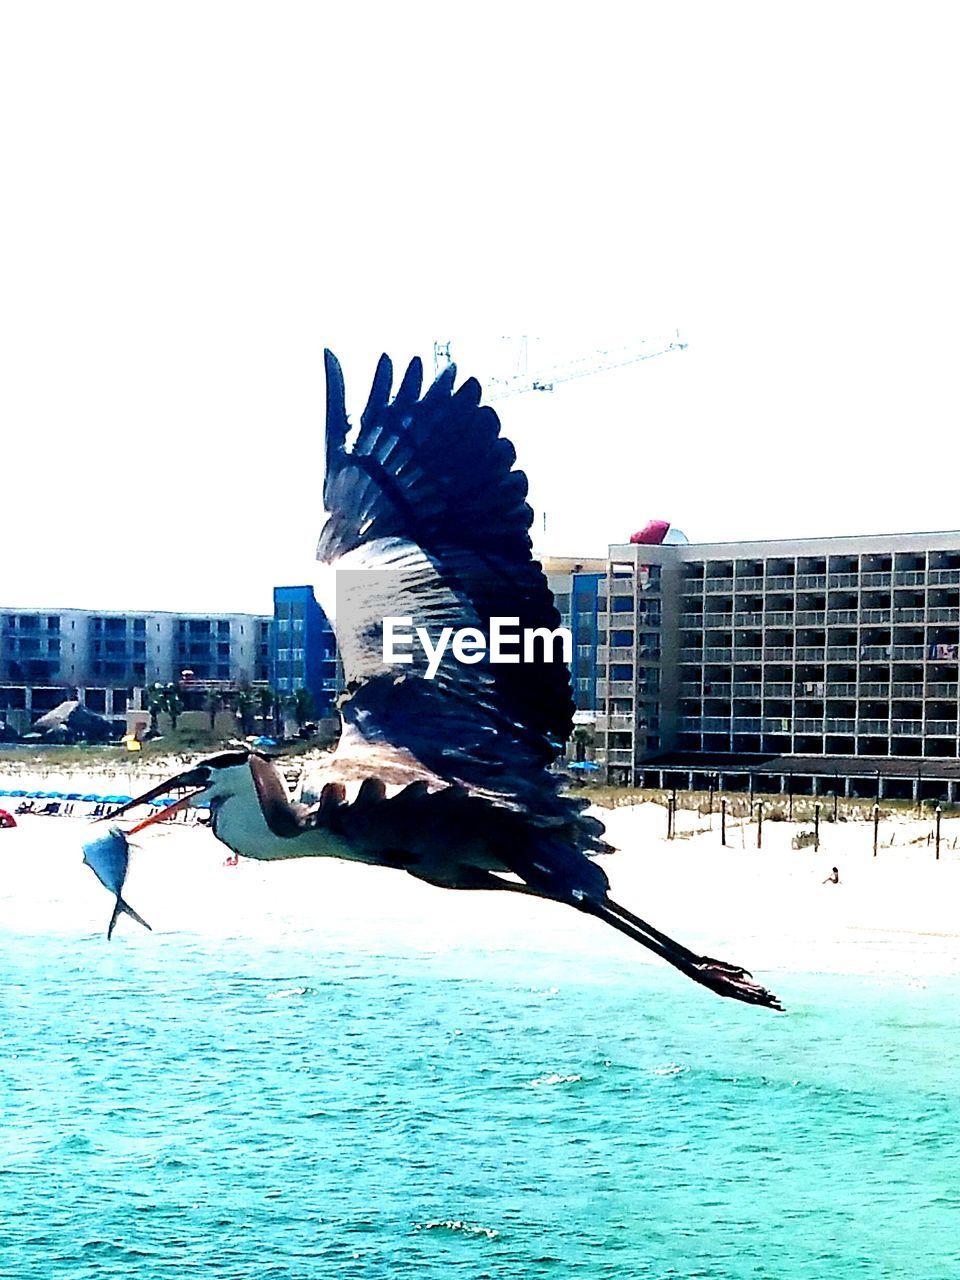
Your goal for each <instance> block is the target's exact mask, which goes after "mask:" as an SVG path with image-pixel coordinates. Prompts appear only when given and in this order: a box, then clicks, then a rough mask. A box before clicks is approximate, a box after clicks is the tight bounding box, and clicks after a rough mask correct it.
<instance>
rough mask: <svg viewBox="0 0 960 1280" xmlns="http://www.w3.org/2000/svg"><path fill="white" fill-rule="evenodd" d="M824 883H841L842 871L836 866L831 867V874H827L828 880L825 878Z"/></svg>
mask: <svg viewBox="0 0 960 1280" xmlns="http://www.w3.org/2000/svg"><path fill="white" fill-rule="evenodd" d="M823 883H824V884H839V883H840V872H839V871H838V870H837V868H836V867H833V868H832V869H831V871H830V874H829V875H828V876H827V878H826V880H824V882H823Z"/></svg>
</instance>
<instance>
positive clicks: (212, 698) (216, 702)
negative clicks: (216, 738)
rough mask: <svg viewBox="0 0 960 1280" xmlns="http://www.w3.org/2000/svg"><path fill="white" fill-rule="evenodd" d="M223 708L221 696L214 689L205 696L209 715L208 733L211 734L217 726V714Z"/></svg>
mask: <svg viewBox="0 0 960 1280" xmlns="http://www.w3.org/2000/svg"><path fill="white" fill-rule="evenodd" d="M222 706H223V695H222V694H221V693H219V692H218V690H216V689H211V690H210V691H209V693H208V694H207V711H208V712H209V713H210V732H211V733H213V731H214V729H215V728H216V725H217V712H218V711H219V710H220V708H221V707H222Z"/></svg>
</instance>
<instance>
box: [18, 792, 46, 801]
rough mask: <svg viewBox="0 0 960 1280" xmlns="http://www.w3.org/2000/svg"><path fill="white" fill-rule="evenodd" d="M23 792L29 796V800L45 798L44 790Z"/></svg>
mask: <svg viewBox="0 0 960 1280" xmlns="http://www.w3.org/2000/svg"><path fill="white" fill-rule="evenodd" d="M23 794H24V795H25V796H26V797H27V799H28V800H42V799H43V792H42V791H24V793H23Z"/></svg>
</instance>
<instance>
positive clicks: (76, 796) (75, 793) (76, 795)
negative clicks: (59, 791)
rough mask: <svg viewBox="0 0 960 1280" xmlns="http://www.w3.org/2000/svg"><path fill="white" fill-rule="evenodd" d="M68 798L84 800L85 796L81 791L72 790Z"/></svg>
mask: <svg viewBox="0 0 960 1280" xmlns="http://www.w3.org/2000/svg"><path fill="white" fill-rule="evenodd" d="M67 799H68V800H82V799H83V796H82V795H81V794H80V792H79V791H71V792H70V794H69V795H68V796H67Z"/></svg>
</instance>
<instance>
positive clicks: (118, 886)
mask: <svg viewBox="0 0 960 1280" xmlns="http://www.w3.org/2000/svg"><path fill="white" fill-rule="evenodd" d="M83 860H84V862H85V863H86V864H87V866H88V867H89V868H90V870H91V871H92V872H93V874H94V875H95V876H96V877H97V879H98V880H99V881H100V883H101V884H102V885H103V887H104V888H105V889H107V890H108V891H109V892H110V893H112V894H113V896H114V905H113V915H112V916H111V917H110V924H109V925H108V927H107V941H108V942H109V940H110V939H111V938H112V937H113V930H114V928H115V927H116V923H117V920H118V919H119V918H120V916H121V915H128V916H130V917H131V919H133V920H136V922H137V924H142V925H143V927H144V928H145V929H149V928H150V926H149V925H148V924H147V922H146V920H144V918H143V916H140V915H137V913H136V911H134V909H133V907H131V905H130V903H129V902H126V901H125V900H124V898H123V883H124V881H125V880H126V878H127V866H128V864H129V861H130V856H129V850H128V848H127V837H126V835H125V834H124V832H122V831H121V830H120V829H119V827H108V828H107V830H106V832H105V833H104V834H103V835H102V836H96V837H95V838H94V839H93V840H87V841H86V843H85V844H84V846H83Z"/></svg>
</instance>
